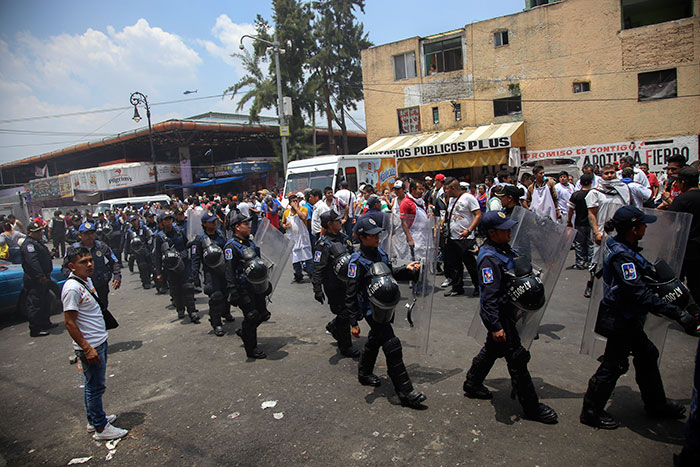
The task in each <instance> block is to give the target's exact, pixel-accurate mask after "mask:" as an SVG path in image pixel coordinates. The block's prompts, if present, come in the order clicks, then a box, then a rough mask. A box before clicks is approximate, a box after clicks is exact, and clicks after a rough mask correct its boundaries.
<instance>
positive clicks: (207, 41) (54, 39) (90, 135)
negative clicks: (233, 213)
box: [0, 0, 525, 163]
mask: <svg viewBox="0 0 700 467" xmlns="http://www.w3.org/2000/svg"><path fill="white" fill-rule="evenodd" d="M426 5H429V7H428V8H426ZM524 5H525V0H491V1H490V2H484V1H476V0H462V1H438V2H434V3H430V2H425V1H417V0H405V1H401V2H395V1H384V0H368V1H367V5H366V8H365V14H364V15H362V14H360V15H359V20H360V21H362V22H363V23H364V25H365V30H366V31H367V32H368V33H369V37H370V40H372V41H373V42H374V43H375V44H384V43H387V42H392V41H396V40H400V39H405V38H407V37H413V36H424V35H429V34H434V33H438V32H443V31H447V30H451V29H455V28H458V27H462V26H464V24H466V23H469V22H471V21H478V20H483V19H488V18H493V17H496V16H501V15H506V14H511V13H516V12H518V11H521V10H522V9H523V8H524ZM258 13H259V14H261V15H263V16H264V17H266V18H268V19H269V18H270V15H271V3H270V2H269V1H268V0H263V1H259V2H250V1H240V0H236V1H227V2H222V1H204V2H192V1H181V0H170V1H160V0H158V1H149V0H142V1H138V2H137V1H131V0H120V1H98V0H93V1H75V0H71V1H68V0H61V1H59V0H53V1H49V0H44V1H32V0H21V1H20V0H5V1H2V2H0V106H1V108H2V109H3V110H4V112H3V115H2V116H1V117H0V163H2V162H7V161H12V160H16V159H21V158H24V157H29V156H34V155H37V154H42V153H45V152H48V151H52V150H55V149H60V148H62V147H65V146H69V145H72V144H77V143H79V142H82V141H89V140H94V139H97V138H101V137H104V136H106V135H110V134H114V133H118V132H121V131H127V130H132V129H134V128H136V127H137V126H138V125H136V124H135V123H134V122H133V121H132V120H131V116H132V111H131V110H128V109H126V110H117V111H111V112H99V113H92V114H86V115H79V116H74V117H62V118H50V119H31V120H26V121H16V122H7V120H16V119H21V118H31V117H37V116H47V115H58V114H64V113H73V112H84V111H93V110H101V109H112V108H119V107H125V106H128V104H129V95H130V94H131V92H133V91H137V90H138V91H141V92H143V93H144V94H147V95H148V97H149V102H152V103H158V102H166V101H173V100H178V99H183V98H187V97H204V96H212V95H217V94H220V93H221V92H222V91H223V90H224V89H225V88H226V87H228V86H229V85H231V84H233V83H234V82H236V81H237V79H238V78H239V77H240V73H241V68H240V65H239V63H238V61H237V60H236V59H232V58H231V57H230V54H231V53H232V52H236V51H237V50H238V48H237V47H238V41H239V39H240V36H241V35H242V34H246V33H251V32H252V31H253V26H252V23H253V20H254V19H255V16H256V15H257V14H258ZM194 89H197V90H198V93H197V94H192V95H190V96H184V95H183V94H182V92H183V91H185V90H194ZM207 111H221V112H232V113H233V112H236V110H235V101H233V102H232V101H231V100H229V99H225V100H222V99H220V98H213V99H202V100H195V101H190V102H182V103H177V104H168V105H162V106H154V108H153V109H152V117H153V120H154V122H159V121H164V120H167V119H170V118H181V117H188V116H192V115H195V114H198V113H203V112H207ZM267 115H274V109H271V110H269V111H268V112H267ZM355 118H356V119H357V120H358V121H359V122H360V123H361V124H364V112H363V108H362V107H360V109H359V111H358V112H357V113H356V114H355ZM141 123H142V124H143V123H144V121H142V122H141ZM18 131H19V132H25V131H26V132H27V133H28V132H33V133H28V134H18ZM36 132H39V133H38V134H37V133H36ZM49 132H51V133H53V134H47V133H49Z"/></svg>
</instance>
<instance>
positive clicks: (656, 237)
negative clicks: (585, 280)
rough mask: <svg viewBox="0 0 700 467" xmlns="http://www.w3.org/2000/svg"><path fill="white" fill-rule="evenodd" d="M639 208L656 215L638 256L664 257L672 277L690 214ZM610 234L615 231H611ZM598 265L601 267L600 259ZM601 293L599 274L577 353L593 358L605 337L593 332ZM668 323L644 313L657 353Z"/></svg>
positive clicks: (678, 264) (677, 269) (599, 352)
mask: <svg viewBox="0 0 700 467" xmlns="http://www.w3.org/2000/svg"><path fill="white" fill-rule="evenodd" d="M642 211H644V212H645V213H646V214H651V215H652V216H656V217H657V220H656V222H654V223H652V224H648V225H647V230H646V233H645V234H644V238H643V239H642V240H641V241H640V242H639V245H640V246H641V247H642V248H643V250H642V255H643V256H644V257H645V258H646V259H647V261H649V262H651V263H655V262H656V261H657V260H659V259H663V260H665V261H666V262H667V263H668V264H669V265H670V266H671V268H672V269H673V271H674V272H675V273H676V276H678V275H679V274H680V271H681V265H682V264H683V256H684V255H685V247H686V244H687V242H688V233H689V232H690V221H691V220H692V217H693V216H692V215H691V214H688V213H680V212H671V211H661V210H658V209H648V208H642ZM612 235H615V234H614V233H612ZM601 249H602V248H601ZM600 266H601V267H602V262H601V265H600ZM603 292H604V287H603V279H602V277H601V278H597V277H596V279H595V282H594V283H593V291H592V293H591V300H590V302H589V304H588V314H587V315H586V324H585V326H584V328H583V338H582V340H581V353H582V354H587V355H590V356H591V357H593V358H598V357H599V356H600V355H602V354H603V352H604V351H605V343H606V341H607V340H606V339H605V337H603V336H601V335H598V334H596V333H595V324H596V320H597V318H598V307H599V306H600V301H601V299H602V298H603ZM670 324H671V321H669V320H667V319H665V318H662V317H660V316H657V315H653V314H649V315H647V319H646V323H645V325H644V330H645V332H646V333H647V336H648V337H649V340H651V341H652V342H653V343H654V345H655V346H656V348H657V349H659V353H662V352H663V349H664V344H665V342H666V333H667V332H668V326H669V325H670ZM660 360H661V359H659V361H660Z"/></svg>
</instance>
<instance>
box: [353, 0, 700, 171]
mask: <svg viewBox="0 0 700 467" xmlns="http://www.w3.org/2000/svg"><path fill="white" fill-rule="evenodd" d="M526 8H527V9H526V10H524V11H522V12H519V13H515V14H512V15H508V16H503V17H499V18H494V19H490V20H486V21H480V22H477V23H471V24H467V25H466V26H464V27H461V28H459V29H455V30H453V31H448V32H444V33H441V34H435V35H432V36H428V37H413V38H409V39H405V40H402V41H398V42H394V43H390V44H384V45H380V46H377V47H373V48H370V49H367V50H364V51H363V52H362V69H363V86H364V93H365V113H366V120H367V139H368V144H369V145H370V146H369V148H368V152H381V151H382V150H389V151H394V152H397V153H398V152H400V151H405V150H407V149H408V154H409V156H408V157H425V156H426V155H425V154H422V155H421V154H420V153H421V151H420V150H418V149H416V146H422V145H426V144H427V145H431V144H432V143H434V142H435V141H439V142H441V141H445V140H447V141H448V142H450V141H452V142H454V141H460V140H462V139H464V140H465V141H467V142H469V141H479V142H480V144H481V145H482V146H484V148H483V151H493V150H494V149H493V147H492V145H493V144H494V143H493V141H492V139H493V138H489V139H488V140H485V139H484V136H490V135H491V134H498V135H501V136H503V135H508V136H510V141H509V143H510V145H509V146H508V148H500V147H499V148H498V151H499V153H498V154H497V155H495V156H494V157H482V155H481V154H479V153H478V151H476V152H472V153H471V154H466V153H461V155H460V156H459V157H458V156H457V154H458V153H457V152H454V151H453V152H452V153H451V154H452V156H451V157H452V159H453V160H452V161H451V162H450V163H444V162H443V166H444V168H446V169H447V168H454V169H457V168H460V167H461V168H464V167H479V166H483V165H492V167H491V170H495V167H493V163H494V161H496V163H497V164H504V165H505V164H508V165H515V164H516V163H519V162H520V161H522V160H533V159H539V158H551V157H574V158H575V159H576V161H577V163H578V164H579V165H582V164H583V163H585V162H591V163H594V164H595V163H597V164H601V163H604V162H610V161H614V160H617V159H619V157H621V156H622V155H626V154H631V155H633V156H635V157H636V158H637V159H638V161H639V162H647V163H649V164H650V166H651V168H652V170H654V171H660V170H662V168H663V166H664V165H665V157H667V156H668V155H671V154H674V153H681V154H683V155H685V156H686V157H687V158H688V160H689V161H693V160H697V159H698V134H700V67H699V65H700V60H699V59H700V39H699V37H700V22H699V19H698V18H699V16H700V2H697V1H693V0H666V1H659V0H562V1H558V2H552V1H549V2H547V1H537V0H528V1H527V3H526ZM516 122H521V123H522V124H521V125H520V126H519V127H518V128H517V129H513V128H512V127H513V125H512V124H513V123H516ZM503 124H511V125H509V126H508V127H509V128H505V127H504V125H503ZM460 131H461V133H462V134H461V136H459V135H457V134H458V133H460ZM469 134H471V136H469ZM456 135H457V136H456ZM409 136H410V138H408V137H409ZM482 141H486V142H485V143H481V142H482ZM503 144H505V143H503ZM452 146H453V149H455V151H459V150H460V149H463V148H464V145H462V146H459V147H456V148H455V147H454V145H452ZM510 148H513V149H516V151H515V154H514V153H513V151H509V152H508V151H506V150H505V149H508V150H510ZM477 149H479V148H477ZM441 151H442V152H443V154H440V152H441ZM423 152H425V151H423ZM433 152H434V153H435V150H434V149H433ZM518 153H519V154H518ZM416 154H419V155H418V156H416ZM447 155H449V148H448V147H446V146H445V145H444V144H441V145H439V147H438V150H437V153H435V154H428V155H427V157H430V158H432V159H433V161H434V162H436V160H437V159H445V157H446V156H447ZM514 155H515V156H516V157H513V156H514ZM518 155H519V156H520V159H519V160H518V158H517V156H518ZM509 156H510V160H509V159H508V157H509ZM475 158H481V159H482V162H486V164H481V163H480V162H478V161H475V160H474V159H475ZM460 160H461V162H460ZM399 161H401V158H399ZM406 161H408V159H406ZM450 164H451V166H450V167H448V166H449V165H450ZM439 165H440V164H439V163H437V162H436V163H432V162H431V163H422V164H420V163H416V162H415V161H413V162H412V163H408V162H405V163H403V164H401V162H400V164H399V171H401V172H421V171H423V172H427V171H434V170H438V169H439ZM402 169H403V170H402ZM421 169H422V170H421ZM483 171H485V170H483Z"/></svg>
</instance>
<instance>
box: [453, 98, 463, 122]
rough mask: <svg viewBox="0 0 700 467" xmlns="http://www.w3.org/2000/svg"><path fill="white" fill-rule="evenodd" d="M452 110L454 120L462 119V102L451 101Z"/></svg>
mask: <svg viewBox="0 0 700 467" xmlns="http://www.w3.org/2000/svg"><path fill="white" fill-rule="evenodd" d="M451 104H452V110H453V111H454V113H455V121H456V122H458V121H460V120H462V104H460V103H459V102H451Z"/></svg>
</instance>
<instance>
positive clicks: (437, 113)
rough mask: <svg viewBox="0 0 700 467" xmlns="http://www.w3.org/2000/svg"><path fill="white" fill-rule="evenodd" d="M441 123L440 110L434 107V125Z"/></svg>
mask: <svg viewBox="0 0 700 467" xmlns="http://www.w3.org/2000/svg"><path fill="white" fill-rule="evenodd" d="M438 123H440V110H438V108H437V107H433V125H437V124H438Z"/></svg>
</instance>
